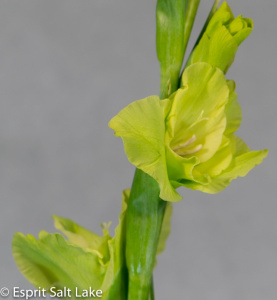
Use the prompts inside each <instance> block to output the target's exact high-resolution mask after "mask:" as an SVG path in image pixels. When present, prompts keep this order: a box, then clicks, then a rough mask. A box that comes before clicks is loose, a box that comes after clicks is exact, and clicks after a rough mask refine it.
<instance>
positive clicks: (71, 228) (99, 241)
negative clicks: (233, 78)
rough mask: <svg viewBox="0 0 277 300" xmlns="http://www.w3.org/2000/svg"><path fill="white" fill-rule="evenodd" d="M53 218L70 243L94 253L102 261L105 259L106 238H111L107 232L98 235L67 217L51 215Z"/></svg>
mask: <svg viewBox="0 0 277 300" xmlns="http://www.w3.org/2000/svg"><path fill="white" fill-rule="evenodd" d="M53 219H54V220H55V227H56V228H57V229H58V230H60V231H61V232H62V233H64V234H65V235H66V236H67V238H68V240H69V242H70V243H71V244H73V245H76V246H79V247H81V248H84V249H86V251H92V252H94V253H96V254H97V255H98V256H99V257H100V258H101V259H102V260H103V262H104V261H105V260H106V259H107V256H108V255H109V254H108V251H109V249H108V240H109V239H111V237H110V236H109V234H108V233H107V232H104V236H100V235H98V234H96V233H94V232H91V231H89V230H87V229H86V228H84V227H82V226H80V225H78V224H76V223H75V222H73V221H71V220H69V219H65V218H61V217H58V216H53Z"/></svg>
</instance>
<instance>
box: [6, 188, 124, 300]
mask: <svg viewBox="0 0 277 300" xmlns="http://www.w3.org/2000/svg"><path fill="white" fill-rule="evenodd" d="M128 197H129V191H125V192H124V193H123V203H122V212H121V214H120V216H119V221H120V223H119V225H118V226H117V228H116V229H115V236H114V237H113V238H112V237H111V236H110V235H109V232H108V226H107V225H105V224H103V225H102V227H103V236H99V235H97V234H95V233H93V232H91V231H89V230H87V229H85V228H83V227H82V226H80V225H78V224H76V223H74V222H73V221H71V220H68V219H64V218H59V217H57V216H54V220H55V227H56V228H57V229H59V230H60V231H61V232H62V233H64V234H65V235H66V236H67V238H68V240H66V239H65V238H64V237H63V236H62V235H61V234H59V233H56V234H49V233H47V232H45V231H41V232H40V234H39V239H38V240H37V239H36V238H35V237H33V236H32V235H27V236H24V235H23V234H21V233H17V234H15V235H14V238H13V243H12V250H13V255H14V259H15V261H16V264H17V266H18V268H19V270H20V271H21V272H22V273H23V275H24V276H25V277H26V278H27V279H28V280H29V281H30V282H31V283H32V284H33V285H34V286H36V287H37V288H39V287H40V288H44V289H46V290H47V291H48V292H50V294H51V290H50V289H51V288H52V291H53V293H54V292H55V290H56V291H57V290H62V289H63V288H64V287H66V288H67V289H69V290H70V291H71V294H70V295H69V296H70V298H71V299H79V297H76V293H75V292H76V289H77V290H78V296H80V295H82V291H83V290H85V291H89V288H90V287H91V288H92V289H95V290H101V291H102V292H103V294H102V297H101V298H102V299H106V300H123V299H126V284H127V277H126V276H127V274H126V267H125V259H124V245H125V214H126V209H127V199H128ZM53 293H52V295H51V296H52V297H53V296H54V294H53ZM67 296H68V295H67ZM59 298H67V297H59ZM83 298H89V299H91V297H83ZM83 298H82V299H83ZM92 298H94V297H92Z"/></svg>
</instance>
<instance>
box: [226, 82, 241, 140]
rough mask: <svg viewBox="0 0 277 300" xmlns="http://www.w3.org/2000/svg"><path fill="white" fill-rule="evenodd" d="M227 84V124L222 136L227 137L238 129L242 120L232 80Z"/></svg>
mask: <svg viewBox="0 0 277 300" xmlns="http://www.w3.org/2000/svg"><path fill="white" fill-rule="evenodd" d="M227 83H228V86H229V90H230V95H229V100H228V102H227V104H226V106H225V114H226V118H227V124H226V129H225V131H224V135H226V136H229V135H231V134H232V133H234V132H235V131H236V130H237V129H238V128H239V126H240V123H241V120H242V115H241V108H240V105H239V103H238V100H237V93H236V92H235V87H236V84H235V82H234V81H232V80H228V81H227Z"/></svg>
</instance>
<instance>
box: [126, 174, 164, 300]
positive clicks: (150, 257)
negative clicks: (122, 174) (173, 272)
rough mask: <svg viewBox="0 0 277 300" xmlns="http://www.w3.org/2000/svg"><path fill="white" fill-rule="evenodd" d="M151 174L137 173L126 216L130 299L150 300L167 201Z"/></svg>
mask: <svg viewBox="0 0 277 300" xmlns="http://www.w3.org/2000/svg"><path fill="white" fill-rule="evenodd" d="M159 193H160V189H159V185H158V183H157V182H156V181H155V180H154V179H153V178H152V177H150V176H149V175H147V174H146V173H144V172H143V171H141V170H139V169H137V170H136V172H135V176H134V180H133V185H132V189H131V194H130V198H129V201H128V208H127V216H126V222H127V223H126V224H127V226H126V264H127V268H128V274H129V288H128V300H148V297H149V292H150V286H151V278H152V271H153V267H154V263H155V259H156V252H157V246H158V241H159V236H160V230H161V226H162V221H163V216H164V211H165V207H166V202H165V201H163V200H161V199H160V198H159Z"/></svg>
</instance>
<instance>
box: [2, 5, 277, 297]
mask: <svg viewBox="0 0 277 300" xmlns="http://www.w3.org/2000/svg"><path fill="white" fill-rule="evenodd" d="M212 2H213V1H207V0H203V1H202V2H201V4H200V7H199V12H198V15H197V19H196V24H195V26H194V30H193V34H192V41H191V43H190V44H189V47H191V46H192V45H193V42H194V41H195V39H196V37H197V35H198V33H199V31H200V29H201V27H202V25H203V23H204V20H205V18H206V16H207V13H208V11H209V9H210V7H211V5H212ZM155 4H156V3H155V1H154V0H151V1H149V0H148V1H147V0H140V1H133V0H132V1H127V0H113V1H108V0H89V1H88V0H82V1H72V0H59V1H58V0H39V1H37V0H36V1H35V0H34V1H30V0H25V1H14V0H3V1H1V3H0V93H1V106H0V107H1V108H0V191H1V194H0V195H1V207H0V251H1V255H0V288H1V287H4V286H6V287H8V288H11V287H13V286H19V287H20V288H22V289H26V288H32V286H31V285H30V284H29V283H28V281H27V280H26V279H25V278H24V277H23V276H22V275H21V273H20V272H19V271H18V269H17V267H16V265H15V263H14V260H13V257H12V253H11V240H12V236H13V234H14V233H15V232H18V231H20V232H23V233H24V234H27V233H31V234H34V235H35V236H37V234H38V232H39V231H40V230H42V229H44V230H47V231H49V232H55V229H54V227H53V220H52V219H51V216H52V215H53V214H57V215H59V216H64V217H67V218H71V219H73V220H75V221H76V222H77V223H80V224H81V225H83V226H85V227H87V228H89V229H91V230H93V231H95V232H97V233H99V234H100V233H101V229H100V226H99V223H101V222H103V221H112V222H113V226H112V231H113V229H114V227H115V226H116V224H117V217H118V214H119V212H120V206H121V191H122V190H123V189H124V188H128V187H130V185H131V182H132V177H133V172H134V167H133V166H132V165H131V164H130V163H129V162H128V161H127V159H126V157H125V154H124V151H123V146H122V142H121V140H120V139H119V138H116V137H114V136H113V132H112V130H111V129H109V127H108V121H109V120H110V119H111V118H112V117H113V116H114V115H115V114H117V113H118V112H119V110H120V109H122V108H123V107H124V106H126V105H127V104H129V103H130V102H131V101H134V100H137V99H141V98H144V97H146V96H148V95H152V94H158V92H159V65H158V62H157V59H156V54H155ZM229 4H230V6H231V7H232V9H233V12H234V14H235V15H238V14H243V15H244V16H247V17H251V18H253V20H254V24H255V28H254V31H253V33H252V34H251V36H250V37H249V38H248V39H247V40H246V41H245V42H244V43H243V44H242V45H241V46H240V49H239V51H238V53H237V57H236V60H235V62H234V64H233V65H232V67H231V69H230V71H229V72H228V74H227V78H229V79H234V80H235V81H236V83H237V93H238V99H239V102H240V104H241V107H242V112H243V122H242V125H241V128H240V129H239V132H238V134H239V136H240V137H242V138H243V139H244V140H245V141H246V142H247V143H248V145H249V146H250V147H251V149H253V150H259V149H264V148H268V149H269V155H268V157H267V158H266V159H265V161H264V163H263V164H262V165H260V166H258V167H256V168H255V169H254V170H252V171H251V172H250V174H249V175H248V176H247V177H245V178H241V179H238V180H235V181H233V182H232V184H231V186H230V187H228V188H227V189H226V190H224V191H223V192H221V193H219V194H217V195H207V194H203V193H201V192H195V191H191V190H188V189H180V193H181V194H182V196H183V198H184V199H183V200H182V201H181V202H179V203H176V204H174V214H173V219H172V234H171V236H170V238H169V240H168V243H167V249H166V251H165V252H164V253H163V254H162V255H161V256H160V257H159V259H158V267H157V268H156V270H155V274H154V277H155V291H156V299H157V300H168V299H184V300H234V299H236V300H276V299H277V284H276V282H277V258H276V256H277V218H276V215H277V203H276V194H277V188H276V186H277V184H276V179H277V174H276V167H277V164H276V152H277V147H276V146H277V144H276V110H277V104H276V88H277V82H276V78H277V71H276V70H277V63H276V47H277V42H276V41H277V36H276V30H277V28H276V25H277V18H276V12H277V2H276V1H274V0H266V1H258V0H230V1H229Z"/></svg>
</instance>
